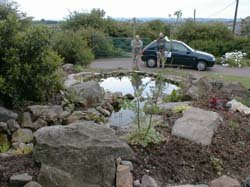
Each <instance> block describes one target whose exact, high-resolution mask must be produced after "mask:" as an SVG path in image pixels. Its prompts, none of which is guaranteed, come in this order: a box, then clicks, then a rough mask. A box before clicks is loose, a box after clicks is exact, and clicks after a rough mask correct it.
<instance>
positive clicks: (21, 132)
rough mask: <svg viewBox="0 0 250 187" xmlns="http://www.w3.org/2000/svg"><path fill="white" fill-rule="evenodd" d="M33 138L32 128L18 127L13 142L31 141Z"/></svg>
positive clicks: (13, 135)
mask: <svg viewBox="0 0 250 187" xmlns="http://www.w3.org/2000/svg"><path fill="white" fill-rule="evenodd" d="M32 140H33V134H32V131H31V130H30V129H18V130H17V131H15V132H14V133H13V134H12V139H11V142H19V143H29V142H31V141H32Z"/></svg>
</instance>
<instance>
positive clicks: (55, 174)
mask: <svg viewBox="0 0 250 187" xmlns="http://www.w3.org/2000/svg"><path fill="white" fill-rule="evenodd" d="M38 181H40V182H39V183H40V184H42V186H43V187H76V186H75V185H74V184H73V179H72V176H71V175H70V173H68V172H66V171H64V170H61V169H58V168H56V167H50V166H48V165H46V164H42V167H41V170H40V173H39V176H38ZM78 186H81V184H79V185H78ZM83 186H84V185H83Z"/></svg>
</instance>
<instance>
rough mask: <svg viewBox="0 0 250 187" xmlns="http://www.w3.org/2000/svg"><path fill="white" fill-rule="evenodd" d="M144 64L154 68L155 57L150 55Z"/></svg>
mask: <svg viewBox="0 0 250 187" xmlns="http://www.w3.org/2000/svg"><path fill="white" fill-rule="evenodd" d="M146 64H147V67H149V68H154V67H156V59H155V58H153V57H150V58H148V59H147V61H146Z"/></svg>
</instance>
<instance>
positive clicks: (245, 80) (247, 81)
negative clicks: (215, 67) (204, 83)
mask: <svg viewBox="0 0 250 187" xmlns="http://www.w3.org/2000/svg"><path fill="white" fill-rule="evenodd" d="M207 75H208V77H210V78H212V79H214V80H222V81H225V82H240V83H241V84H242V85H244V86H245V87H246V88H248V89H250V76H247V77H243V76H235V75H218V74H215V73H207Z"/></svg>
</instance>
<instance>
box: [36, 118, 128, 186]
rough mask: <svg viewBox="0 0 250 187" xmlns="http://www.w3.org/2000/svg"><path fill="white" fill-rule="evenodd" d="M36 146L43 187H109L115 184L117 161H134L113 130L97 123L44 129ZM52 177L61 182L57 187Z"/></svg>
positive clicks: (38, 136)
mask: <svg viewBox="0 0 250 187" xmlns="http://www.w3.org/2000/svg"><path fill="white" fill-rule="evenodd" d="M35 142H36V144H35V146H34V152H33V153H34V154H33V155H34V159H35V161H36V162H39V163H41V164H42V167H43V168H42V170H41V175H40V177H39V183H40V184H41V185H42V186H44V187H47V186H48V184H50V186H49V187H55V186H58V185H59V186H65V185H64V184H65V183H67V184H69V185H68V186H67V187H71V186H72V187H79V186H91V187H100V186H103V187H110V186H112V185H113V184H114V181H115V173H116V166H115V159H116V158H118V157H121V158H126V159H131V158H132V157H133V152H132V150H131V149H130V147H129V146H128V145H127V144H126V143H125V142H122V141H121V140H119V139H118V138H117V137H116V136H115V133H114V131H113V130H112V129H109V128H106V127H103V126H100V125H97V124H95V123H94V122H81V123H74V124H71V125H68V126H50V127H44V128H41V129H39V130H38V131H36V132H35ZM58 173H59V174H58ZM51 176H55V178H58V183H59V184H58V185H56V184H55V182H54V181H53V177H51ZM64 180H66V182H65V181H64Z"/></svg>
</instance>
